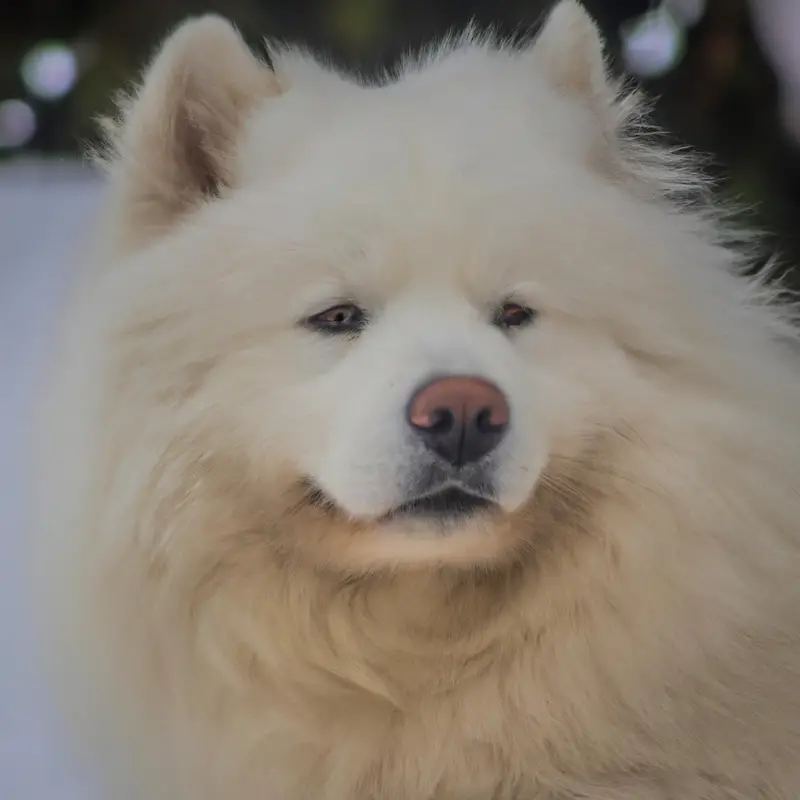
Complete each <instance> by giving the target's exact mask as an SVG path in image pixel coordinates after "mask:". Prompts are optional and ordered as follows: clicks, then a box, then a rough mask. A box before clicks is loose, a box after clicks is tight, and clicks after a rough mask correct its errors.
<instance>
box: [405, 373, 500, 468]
mask: <svg viewBox="0 0 800 800" xmlns="http://www.w3.org/2000/svg"><path fill="white" fill-rule="evenodd" d="M407 416H408V424H409V425H410V426H411V428H412V429H413V430H414V431H415V433H416V434H417V435H418V436H419V437H420V439H422V441H423V442H424V443H425V445H426V447H428V449H430V450H433V452H434V453H437V454H438V455H439V456H441V457H442V458H443V459H444V460H445V461H447V462H449V463H450V464H452V465H453V466H455V467H461V466H464V464H469V463H470V462H473V461H478V460H479V459H481V458H483V457H484V456H485V455H487V453H490V452H491V451H492V450H494V448H495V447H497V445H498V444H500V441H501V440H502V438H503V437H504V436H505V434H506V431H507V430H508V420H509V416H510V412H509V408H508V401H507V400H506V398H505V396H504V395H503V393H502V392H501V391H500V390H499V389H498V388H497V387H496V386H494V385H493V384H491V383H489V382H488V381H485V380H483V379H482V378H474V377H469V376H451V377H447V378H439V379H437V380H435V381H432V382H431V383H428V384H426V385H425V386H423V387H422V388H421V389H419V390H417V392H416V393H415V394H414V395H413V396H412V398H411V401H410V402H409V404H408V412H407Z"/></svg>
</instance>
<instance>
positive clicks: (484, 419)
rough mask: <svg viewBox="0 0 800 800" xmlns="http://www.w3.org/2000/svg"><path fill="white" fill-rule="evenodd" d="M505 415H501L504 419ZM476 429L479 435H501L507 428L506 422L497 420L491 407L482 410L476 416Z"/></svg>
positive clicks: (500, 419)
mask: <svg viewBox="0 0 800 800" xmlns="http://www.w3.org/2000/svg"><path fill="white" fill-rule="evenodd" d="M502 416H503V415H500V417H502ZM475 427H476V429H477V430H478V432H479V433H499V432H500V431H502V430H503V429H504V428H505V427H506V421H505V420H504V419H502V418H497V415H496V414H495V411H494V409H493V408H492V407H491V406H486V407H485V408H482V409H481V410H480V411H479V412H478V413H477V415H476V416H475Z"/></svg>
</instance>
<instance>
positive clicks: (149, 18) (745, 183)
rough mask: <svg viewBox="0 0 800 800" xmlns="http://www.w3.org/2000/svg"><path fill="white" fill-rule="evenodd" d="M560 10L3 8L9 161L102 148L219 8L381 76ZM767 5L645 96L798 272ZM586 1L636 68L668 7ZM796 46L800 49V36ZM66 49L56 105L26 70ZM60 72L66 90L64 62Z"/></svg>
mask: <svg viewBox="0 0 800 800" xmlns="http://www.w3.org/2000/svg"><path fill="white" fill-rule="evenodd" d="M796 1H797V2H800V0H796ZM552 2H553V0H206V1H205V2H198V1H197V0H15V1H13V2H12V0H0V159H9V158H14V157H20V156H26V155H38V156H47V157H53V156H57V157H63V156H69V155H76V154H78V153H79V152H80V151H81V149H82V147H83V145H84V144H85V143H86V141H89V140H91V139H92V138H93V137H94V123H93V120H94V117H95V116H96V115H97V114H98V113H99V112H101V111H103V110H105V109H107V108H108V103H109V98H110V96H111V95H112V93H113V91H114V90H115V89H117V88H119V87H120V86H123V85H125V84H126V82H128V81H130V80H131V79H132V78H134V77H135V76H136V74H137V71H138V70H139V69H140V68H141V66H142V63H143V61H144V60H145V59H146V58H147V57H148V56H149V55H150V54H151V52H152V50H153V48H154V47H155V46H156V44H157V43H158V42H159V40H160V39H161V38H162V37H163V36H164V35H165V33H167V32H168V30H169V29H170V28H171V27H173V26H174V25H175V24H176V23H177V22H179V21H180V20H182V19H183V18H184V17H186V16H187V15H189V14H196V13H199V12H203V11H208V10H214V11H218V12H220V13H223V14H225V15H226V16H228V17H229V18H231V19H232V20H233V21H234V22H236V23H237V25H238V26H239V28H240V29H241V30H242V32H243V33H244V34H245V35H246V36H247V38H248V39H250V40H251V41H252V42H254V43H257V42H258V39H259V37H261V36H264V35H267V36H270V37H277V38H282V39H288V40H291V41H301V42H304V43H307V44H310V45H312V46H313V47H314V48H316V49H319V50H322V51H323V52H325V53H327V54H330V55H333V56H334V57H335V58H336V59H337V60H338V61H340V62H342V63H344V64H346V65H348V66H350V67H353V68H357V69H359V70H367V71H368V70H370V69H372V68H374V67H376V66H382V65H385V64H387V63H390V62H391V61H392V60H393V59H394V58H396V57H397V55H398V54H400V53H402V52H403V51H405V50H407V49H409V48H411V47H414V46H417V45H419V44H421V43H423V42H425V41H427V40H429V39H431V38H433V37H435V36H437V35H440V34H442V33H444V32H446V31H447V30H448V29H450V28H452V27H454V26H462V25H464V24H465V23H466V22H467V21H468V20H470V19H473V18H474V19H475V20H477V21H478V22H479V23H481V24H486V25H490V24H491V25H493V26H495V27H496V28H498V29H499V30H500V31H501V32H514V31H519V30H520V29H523V30H529V29H532V28H533V27H534V26H535V25H536V24H537V22H538V21H539V20H540V19H541V16H542V14H543V13H544V12H545V11H546V10H547V9H548V8H549V7H550V6H551V5H552ZM757 2H759V0H751V3H748V2H747V0H706V2H705V4H704V5H705V12H704V14H703V16H702V17H701V19H700V21H699V22H698V23H697V24H695V25H693V26H692V27H689V28H686V29H685V30H684V34H685V41H686V48H685V52H684V54H683V56H682V58H675V59H674V63H673V64H672V65H671V66H670V68H669V69H668V70H666V73H665V74H663V75H661V76H659V77H658V78H655V79H653V78H651V79H645V80H644V85H645V88H646V89H647V91H648V92H649V93H651V94H653V95H654V96H655V97H656V98H657V102H656V113H657V116H658V120H659V122H660V123H662V124H663V125H664V126H665V127H666V129H667V130H668V131H669V132H670V133H671V134H673V135H674V136H675V137H676V138H677V139H679V140H681V141H684V142H688V143H690V144H692V145H694V146H696V147H699V148H701V149H702V150H704V151H706V152H707V153H709V154H710V155H711V156H712V166H711V167H710V170H711V172H712V173H714V175H715V177H717V178H719V179H720V184H719V189H718V191H720V192H721V193H723V194H725V195H727V196H731V195H732V196H734V197H735V198H736V199H738V200H740V201H741V202H742V204H743V206H744V216H745V217H746V219H745V221H746V222H747V224H750V225H755V226H757V227H758V228H759V229H762V230H764V231H766V232H767V233H768V234H769V237H768V240H767V244H768V247H772V248H776V249H777V250H778V251H779V253H780V254H781V256H782V259H783V261H784V262H785V263H786V264H792V263H795V262H800V166H799V165H800V159H798V155H797V151H798V148H797V146H796V145H794V144H793V143H792V140H791V138H790V137H789V136H788V135H787V134H786V133H785V132H784V129H783V126H782V124H781V122H780V119H779V115H778V113H777V98H778V81H777V79H776V75H775V74H774V73H773V71H772V70H771V68H770V66H769V64H770V63H774V61H772V62H770V60H769V58H768V55H769V54H768V52H767V51H765V49H764V46H763V42H760V41H759V40H758V39H757V37H756V36H755V34H754V28H753V20H752V14H751V10H752V5H753V4H754V3H757ZM585 4H586V6H587V8H588V9H589V10H590V11H591V12H592V13H593V14H594V16H595V18H596V19H597V20H598V21H599V23H600V25H601V27H602V28H603V30H604V32H605V34H606V36H607V37H608V40H609V43H610V51H611V54H612V56H613V57H614V58H615V66H616V67H617V68H618V69H624V68H625V65H626V62H625V61H624V59H622V58H621V53H622V50H621V47H622V42H623V31H625V30H626V27H625V23H627V25H628V28H630V26H631V24H632V23H636V21H637V20H639V19H640V18H641V16H640V15H642V14H644V13H645V12H648V10H650V11H652V10H653V8H654V7H656V6H658V5H659V0H585ZM794 38H795V40H796V41H798V42H799V43H800V30H798V31H797V32H796V33H795V34H794ZM53 44H55V45H57V46H60V47H62V51H61V53H62V57H63V53H64V52H67V53H68V54H69V55H70V57H71V58H73V59H74V60H75V64H76V65H77V74H76V76H75V79H74V80H73V81H71V82H70V85H69V88H68V89H63V94H61V96H59V97H50V98H43V97H41V96H37V93H36V91H32V90H31V87H30V84H29V82H28V84H26V81H25V79H24V75H25V69H26V66H25V65H26V64H28V66H30V63H32V62H33V61H35V60H36V53H39V54H41V53H42V52H46V48H47V47H48V46H52V45H53ZM798 46H800V44H799V45H798ZM42 48H45V50H43V49H42ZM57 61H58V59H56V62H57ZM50 68H51V71H52V70H53V69H55V72H56V79H58V64H57V63H56V66H55V67H53V65H52V64H51V66H50ZM62 71H63V65H62ZM639 77H640V78H641V75H640V76H639ZM9 100H11V101H14V102H12V104H11V105H8V103H7V102H6V105H5V108H6V111H7V112H8V113H7V114H6V116H5V117H3V107H4V106H3V101H9ZM23 104H24V106H23ZM12 111H13V114H12V113H11V112H12ZM23 112H24V113H23ZM14 114H16V115H19V114H23V117H24V121H25V124H26V125H28V126H32V127H31V129H30V130H27V133H25V135H24V136H23V135H22V134H18V135H17V138H18V139H19V141H13V136H12V137H11V140H9V136H8V135H6V140H5V141H3V140H2V137H3V130H2V126H3V124H6V125H7V126H8V125H11V126H12V128H13V127H14V125H17V126H18V125H19V124H21V123H19V120H18V119H17V117H16V116H14ZM4 119H5V123H4V122H3V120H4ZM9 120H10V122H9ZM12 132H13V131H12ZM22 139H24V141H22ZM797 285H798V286H800V278H798V280H797Z"/></svg>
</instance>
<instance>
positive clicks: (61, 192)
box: [0, 163, 101, 800]
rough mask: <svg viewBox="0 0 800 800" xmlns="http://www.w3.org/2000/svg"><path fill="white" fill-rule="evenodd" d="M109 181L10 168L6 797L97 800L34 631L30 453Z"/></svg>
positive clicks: (2, 388) (0, 596) (2, 193)
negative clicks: (42, 388)
mask: <svg viewBox="0 0 800 800" xmlns="http://www.w3.org/2000/svg"><path fill="white" fill-rule="evenodd" d="M100 188H101V184H100V182H99V180H98V179H97V178H96V177H95V176H93V175H91V174H90V173H88V171H87V170H85V169H83V168H82V167H80V166H78V165H74V164H40V163H23V164H13V165H10V166H5V167H4V168H2V169H0V544H1V545H2V547H3V551H2V552H4V554H5V558H3V559H0V653H2V658H0V798H2V799H3V800H97V799H98V794H97V793H94V792H92V791H91V788H90V786H91V782H90V780H89V776H88V775H86V774H84V773H83V772H82V771H81V770H79V768H78V766H77V764H76V763H74V762H73V761H72V760H71V759H70V757H69V748H68V746H67V743H66V742H65V740H64V739H63V737H62V736H61V735H60V733H59V729H58V726H57V725H56V723H55V719H54V712H53V709H52V708H51V706H50V704H49V703H48V700H47V693H46V690H45V687H44V684H43V682H42V681H41V677H40V675H39V673H38V671H37V662H36V659H35V657H34V653H33V645H32V636H31V630H30V625H29V623H28V621H27V620H28V610H29V606H28V600H29V598H28V597H27V595H26V591H25V590H26V580H25V575H26V561H25V555H26V551H25V537H26V532H27V530H26V528H27V518H26V500H25V498H26V492H27V489H28V483H27V480H28V472H27V470H28V467H29V453H28V451H27V448H26V444H25V442H26V436H27V434H28V430H29V425H30V419H29V417H28V416H27V414H28V410H29V408H30V406H31V400H32V398H33V393H34V387H33V381H34V374H35V370H36V365H37V359H38V358H40V357H41V354H42V352H43V348H44V347H45V345H46V341H47V333H48V323H49V321H50V320H52V318H53V313H54V311H55V310H56V308H57V304H58V302H59V297H60V294H61V291H62V290H63V288H64V286H65V281H66V279H67V269H68V264H69V263H70V261H69V256H71V255H72V253H73V249H72V248H73V245H74V241H75V238H76V235H77V234H78V233H79V232H80V230H81V228H82V226H83V225H84V224H85V223H86V222H87V221H88V220H89V219H90V218H91V214H92V210H93V208H95V206H96V204H97V203H98V201H99V190H100Z"/></svg>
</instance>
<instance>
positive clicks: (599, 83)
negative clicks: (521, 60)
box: [533, 0, 611, 103]
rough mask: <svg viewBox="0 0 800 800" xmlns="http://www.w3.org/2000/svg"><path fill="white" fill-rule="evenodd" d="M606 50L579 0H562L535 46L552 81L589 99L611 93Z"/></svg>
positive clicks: (593, 23)
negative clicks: (605, 56) (605, 55)
mask: <svg viewBox="0 0 800 800" xmlns="http://www.w3.org/2000/svg"><path fill="white" fill-rule="evenodd" d="M603 51H604V47H603V38H602V36H601V34H600V31H599V29H598V28H597V25H596V24H595V22H594V20H593V19H592V18H591V17H590V16H589V14H588V12H587V11H586V9H585V8H584V7H583V6H582V5H581V4H580V3H579V2H578V0H560V2H559V3H558V4H557V5H556V6H555V7H554V8H553V10H552V11H551V12H550V14H549V16H548V17H547V19H546V20H545V23H544V25H543V26H542V29H541V31H540V33H539V35H538V36H537V38H536V41H535V43H534V46H533V52H534V55H535V57H536V58H537V60H538V63H539V64H540V65H541V69H542V70H543V72H544V74H545V75H546V77H547V78H548V80H549V81H550V82H551V84H552V85H553V86H554V87H556V88H557V89H559V90H561V91H563V92H566V93H568V94H571V95H573V96H576V97H579V98H581V99H583V100H585V101H587V102H589V103H594V102H596V101H598V100H605V99H607V98H608V96H609V94H610V93H611V89H610V86H609V81H608V75H607V72H606V64H605V58H604V52H603Z"/></svg>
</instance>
